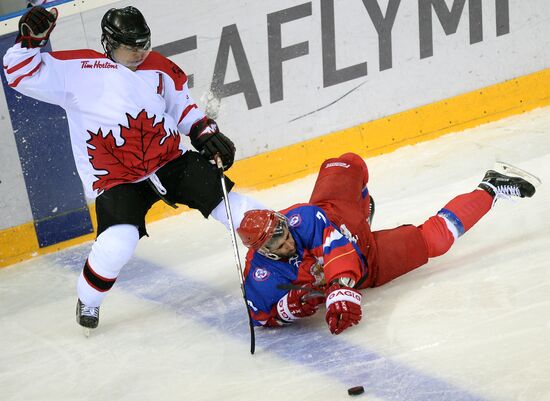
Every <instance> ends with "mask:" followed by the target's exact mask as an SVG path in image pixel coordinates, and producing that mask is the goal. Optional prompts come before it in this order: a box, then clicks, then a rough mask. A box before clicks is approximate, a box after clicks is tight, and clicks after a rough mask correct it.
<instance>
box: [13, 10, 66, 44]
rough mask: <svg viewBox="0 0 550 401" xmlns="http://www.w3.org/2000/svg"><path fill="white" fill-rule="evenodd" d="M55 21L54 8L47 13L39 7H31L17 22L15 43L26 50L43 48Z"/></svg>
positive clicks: (55, 13) (55, 11)
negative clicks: (17, 33) (17, 28)
mask: <svg viewBox="0 0 550 401" xmlns="http://www.w3.org/2000/svg"><path fill="white" fill-rule="evenodd" d="M56 20H57V9H56V8H52V9H51V10H50V11H48V10H46V9H45V8H44V7H41V6H36V7H32V8H31V9H29V11H27V12H26V13H25V14H24V15H23V16H22V17H21V19H20V20H19V35H17V40H16V42H21V47H26V48H27V49H31V48H35V47H42V46H45V45H46V43H48V39H49V38H50V33H51V32H52V30H53V28H54V27H55V21H56Z"/></svg>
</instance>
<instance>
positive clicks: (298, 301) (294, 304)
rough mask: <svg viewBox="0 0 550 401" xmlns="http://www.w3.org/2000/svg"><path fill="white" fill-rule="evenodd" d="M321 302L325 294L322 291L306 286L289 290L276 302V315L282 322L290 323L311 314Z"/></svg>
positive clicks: (323, 300)
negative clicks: (301, 288)
mask: <svg viewBox="0 0 550 401" xmlns="http://www.w3.org/2000/svg"><path fill="white" fill-rule="evenodd" d="M323 302H325V296H324V294H323V293H322V292H318V291H312V290H311V288H307V287H304V289H303V290H290V291H289V292H287V293H286V294H285V296H284V297H282V298H281V299H280V300H279V302H277V306H276V308H277V316H278V318H279V319H280V320H282V321H283V322H284V323H292V322H293V321H295V320H297V319H301V318H303V317H307V316H311V315H313V314H314V313H315V312H317V309H318V308H319V305H321V304H322V303H323Z"/></svg>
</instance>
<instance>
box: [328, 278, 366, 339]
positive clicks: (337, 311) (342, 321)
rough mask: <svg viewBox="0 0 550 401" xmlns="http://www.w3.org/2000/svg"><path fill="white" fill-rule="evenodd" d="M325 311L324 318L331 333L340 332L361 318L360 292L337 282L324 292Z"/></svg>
mask: <svg viewBox="0 0 550 401" xmlns="http://www.w3.org/2000/svg"><path fill="white" fill-rule="evenodd" d="M325 294H326V296H327V301H326V305H327V313H326V316H325V320H326V322H327V324H328V327H329V329H330V332H331V333H332V334H340V333H341V332H343V331H344V330H345V329H347V328H348V327H351V326H353V325H354V324H357V323H359V321H360V320H361V315H362V312H361V298H362V296H361V293H360V292H358V291H356V290H354V289H353V288H351V287H345V286H343V285H341V284H339V283H334V284H332V285H331V286H330V287H329V288H327V290H326V292H325Z"/></svg>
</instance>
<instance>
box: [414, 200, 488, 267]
mask: <svg viewBox="0 0 550 401" xmlns="http://www.w3.org/2000/svg"><path fill="white" fill-rule="evenodd" d="M492 204H493V197H492V196H491V195H489V194H488V193H487V192H485V191H483V190H475V191H472V192H470V193H467V194H463V195H459V196H457V197H456V198H454V199H453V200H451V201H450V202H449V203H447V204H446V205H445V207H444V208H443V209H441V210H440V211H439V212H438V213H437V216H432V217H430V218H429V219H428V220H427V221H426V222H425V223H424V224H422V225H421V226H420V227H419V229H420V231H421V232H422V237H423V238H424V241H425V242H426V247H427V249H428V257H430V258H433V257H436V256H440V255H443V254H444V253H445V252H447V251H448V250H449V249H450V248H451V246H452V245H453V243H454V241H455V239H456V238H458V237H460V236H461V235H462V234H464V233H465V232H466V231H468V230H469V229H470V228H472V226H473V225H474V224H476V223H477V222H478V221H479V219H481V218H482V217H483V216H484V215H485V214H486V213H487V212H488V211H489V210H490V209H491V206H492Z"/></svg>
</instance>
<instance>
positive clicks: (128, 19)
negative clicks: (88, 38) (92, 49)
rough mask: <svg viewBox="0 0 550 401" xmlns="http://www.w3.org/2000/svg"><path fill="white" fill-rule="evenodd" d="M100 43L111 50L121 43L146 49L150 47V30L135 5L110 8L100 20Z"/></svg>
mask: <svg viewBox="0 0 550 401" xmlns="http://www.w3.org/2000/svg"><path fill="white" fill-rule="evenodd" d="M101 31H102V35H101V44H102V45H103V48H104V49H105V52H106V53H107V55H108V56H109V57H111V54H110V53H111V51H112V50H113V49H116V48H117V47H119V46H120V45H121V44H122V45H126V46H130V47H135V48H138V49H143V50H147V49H149V48H150V47H151V30H150V29H149V26H148V25H147V22H146V21H145V18H144V17H143V14H142V13H141V12H140V11H139V10H138V9H137V8H135V7H132V6H128V7H124V8H111V9H110V10H109V11H107V12H106V13H105V15H104V16H103V19H102V20H101Z"/></svg>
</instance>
